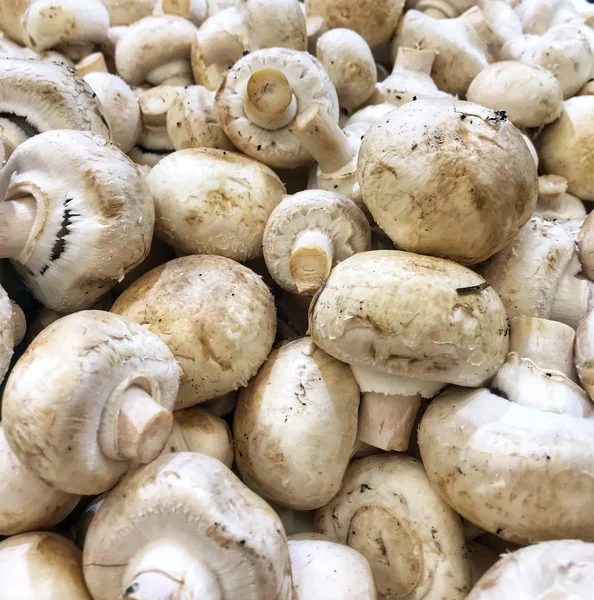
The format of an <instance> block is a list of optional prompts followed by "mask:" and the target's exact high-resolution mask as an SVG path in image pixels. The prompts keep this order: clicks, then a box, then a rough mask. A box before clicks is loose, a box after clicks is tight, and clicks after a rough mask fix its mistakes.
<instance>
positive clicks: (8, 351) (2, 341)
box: [0, 286, 15, 382]
mask: <svg viewBox="0 0 594 600" xmlns="http://www.w3.org/2000/svg"><path fill="white" fill-rule="evenodd" d="M12 319H13V317H12V304H11V302H10V298H9V297H8V294H7V293H6V291H5V290H4V288H3V287H2V286H0V382H1V381H2V380H3V379H4V375H6V372H7V371H8V367H9V366H10V361H11V360H12V354H13V350H12V349H13V348H14V346H15V343H14V341H15V340H14V325H13V320H12Z"/></svg>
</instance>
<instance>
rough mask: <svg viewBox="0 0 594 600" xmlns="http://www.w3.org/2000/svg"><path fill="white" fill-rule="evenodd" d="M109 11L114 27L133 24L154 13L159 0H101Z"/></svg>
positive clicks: (111, 23) (110, 20)
mask: <svg viewBox="0 0 594 600" xmlns="http://www.w3.org/2000/svg"><path fill="white" fill-rule="evenodd" d="M101 2H103V4H104V5H105V8H107V12H109V22H110V25H111V26H112V27H116V26H120V25H132V23H136V21H140V19H143V18H144V17H148V16H150V15H151V14H152V13H153V10H154V8H155V5H156V3H157V0H125V1H124V2H122V0H101Z"/></svg>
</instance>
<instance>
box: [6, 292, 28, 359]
mask: <svg viewBox="0 0 594 600" xmlns="http://www.w3.org/2000/svg"><path fill="white" fill-rule="evenodd" d="M10 305H11V308H12V314H11V319H12V330H13V336H14V346H15V347H16V346H18V345H19V344H20V343H21V342H22V341H23V339H24V338H25V334H26V333H27V318H26V317H25V313H24V312H23V309H22V308H21V307H20V306H19V305H18V304H17V303H16V302H13V301H12V300H11V301H10Z"/></svg>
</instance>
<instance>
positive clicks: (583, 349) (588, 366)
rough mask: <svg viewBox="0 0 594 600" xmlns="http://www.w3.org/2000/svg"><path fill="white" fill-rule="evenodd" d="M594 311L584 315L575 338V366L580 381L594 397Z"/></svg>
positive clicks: (591, 396)
mask: <svg viewBox="0 0 594 600" xmlns="http://www.w3.org/2000/svg"><path fill="white" fill-rule="evenodd" d="M593 340H594V312H589V313H588V314H587V315H586V317H584V318H583V319H582V320H581V322H580V324H579V326H578V328H577V334H576V340H575V367H576V370H577V373H578V375H579V378H580V381H581V383H582V385H583V386H584V389H585V390H586V392H588V394H589V396H590V398H593V399H594V371H593V367H594V344H593V343H592V341H593Z"/></svg>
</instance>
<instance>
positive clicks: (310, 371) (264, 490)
mask: <svg viewBox="0 0 594 600" xmlns="http://www.w3.org/2000/svg"><path fill="white" fill-rule="evenodd" d="M358 408H359V388H358V386H357V382H356V381H355V378H354V377H353V375H352V373H351V370H350V369H349V367H348V366H347V365H344V364H342V363H341V362H339V361H337V360H336V359H334V358H332V357H331V356H329V355H328V354H326V353H325V352H324V351H323V350H320V349H319V348H316V346H314V345H313V344H312V342H311V338H308V337H306V338H301V339H298V340H295V341H293V342H290V343H288V344H286V345H284V346H282V347H281V348H279V349H277V350H274V351H273V352H272V353H271V354H270V356H269V358H268V359H267V360H266V362H265V363H264V365H263V366H262V368H261V369H260V370H259V371H258V374H257V375H256V376H255V377H254V378H253V379H252V380H251V381H250V383H249V384H248V386H247V387H246V388H244V389H243V390H242V391H241V392H240V394H239V403H238V405H237V410H236V411H235V418H234V424H233V437H234V438H235V460H236V462H237V467H238V469H239V472H240V474H241V477H242V479H243V481H245V483H246V484H247V485H248V486H249V487H250V488H251V489H253V490H254V491H255V492H256V493H258V495H260V496H262V497H263V498H270V499H271V500H273V501H274V502H276V503H278V504H280V505H281V506H285V507H288V508H292V509H294V510H312V509H314V508H319V507H320V506H323V505H324V504H326V503H327V502H328V501H330V499H331V498H332V497H333V496H334V495H335V494H336V493H337V491H338V489H339V488H340V484H341V482H342V478H343V475H344V472H345V470H346V468H347V466H348V463H349V459H350V457H351V453H352V450H353V446H354V443H355V436H356V433H357V411H358Z"/></svg>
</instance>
